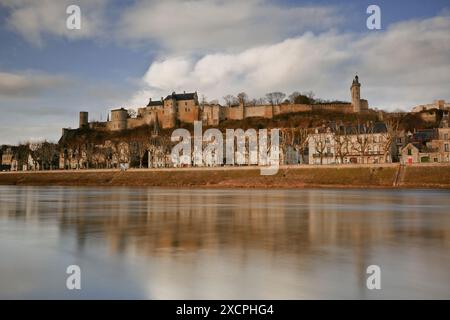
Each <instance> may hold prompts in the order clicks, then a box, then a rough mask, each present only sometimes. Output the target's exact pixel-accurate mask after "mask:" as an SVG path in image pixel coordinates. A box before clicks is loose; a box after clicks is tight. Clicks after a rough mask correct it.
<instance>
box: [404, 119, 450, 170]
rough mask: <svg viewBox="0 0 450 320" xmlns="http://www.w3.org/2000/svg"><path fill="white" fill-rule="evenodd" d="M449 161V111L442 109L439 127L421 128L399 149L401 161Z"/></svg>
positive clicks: (407, 162)
mask: <svg viewBox="0 0 450 320" xmlns="http://www.w3.org/2000/svg"><path fill="white" fill-rule="evenodd" d="M427 162H447V163H448V162H450V127H449V111H444V115H443V117H442V120H441V123H440V125H439V128H437V129H429V130H421V131H418V132H415V133H414V134H413V135H411V137H410V142H409V143H408V144H407V145H406V146H405V147H404V148H403V149H402V150H401V163H402V164H414V163H427Z"/></svg>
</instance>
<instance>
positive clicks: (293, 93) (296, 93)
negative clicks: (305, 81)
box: [289, 91, 301, 103]
mask: <svg viewBox="0 0 450 320" xmlns="http://www.w3.org/2000/svg"><path fill="white" fill-rule="evenodd" d="M300 95H301V93H300V92H298V91H294V92H292V93H291V94H290V95H289V101H290V102H291V103H295V100H296V99H297V97H298V96H300Z"/></svg>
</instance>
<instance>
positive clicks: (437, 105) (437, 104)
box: [412, 100, 450, 113]
mask: <svg viewBox="0 0 450 320" xmlns="http://www.w3.org/2000/svg"><path fill="white" fill-rule="evenodd" d="M432 109H438V110H450V103H448V102H445V100H435V101H434V102H433V103H429V104H421V105H418V106H415V107H414V108H412V112H414V113H417V112H422V111H426V110H432Z"/></svg>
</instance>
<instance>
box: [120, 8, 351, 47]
mask: <svg viewBox="0 0 450 320" xmlns="http://www.w3.org/2000/svg"><path fill="white" fill-rule="evenodd" d="M340 21H342V19H341V15H339V14H338V13H337V11H336V9H335V8H333V7H330V6H328V7H320V6H314V7H313V6H303V7H300V6H283V5H281V4H276V3H272V2H270V1H264V0H248V1H238V0H227V1H223V0H197V1H174V0H168V1H138V2H137V3H136V4H135V5H134V6H131V7H129V8H126V9H125V11H124V13H123V15H122V17H121V21H120V23H119V31H118V36H119V38H121V39H122V41H125V42H127V43H130V42H136V41H138V42H139V41H142V42H148V41H156V42H157V43H158V44H160V45H161V46H162V47H163V48H164V49H166V50H169V51H170V52H174V51H176V52H178V53H180V52H191V51H194V50H202V51H203V52H205V51H206V52H214V51H217V50H220V49H224V48H227V50H233V49H243V48H248V47H251V46H255V45H260V44H269V43H273V42H275V41H280V40H283V39H285V38H286V37H288V36H292V35H293V34H299V33H302V32H304V31H306V30H326V29H328V28H330V27H333V26H336V25H337V24H338V23H339V22H340Z"/></svg>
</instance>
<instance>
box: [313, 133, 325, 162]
mask: <svg viewBox="0 0 450 320" xmlns="http://www.w3.org/2000/svg"><path fill="white" fill-rule="evenodd" d="M313 142H314V149H315V151H316V153H317V154H318V155H319V158H320V164H323V157H324V155H325V153H326V150H327V142H326V134H324V133H318V134H315V135H313Z"/></svg>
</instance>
